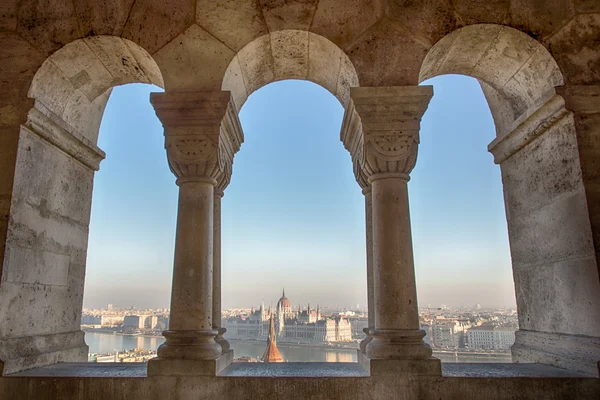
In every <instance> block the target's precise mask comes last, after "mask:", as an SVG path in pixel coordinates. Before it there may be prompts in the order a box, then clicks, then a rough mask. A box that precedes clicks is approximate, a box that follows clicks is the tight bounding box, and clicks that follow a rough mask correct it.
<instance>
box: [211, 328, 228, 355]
mask: <svg viewBox="0 0 600 400" xmlns="http://www.w3.org/2000/svg"><path fill="white" fill-rule="evenodd" d="M216 329H217V331H219V334H218V335H217V337H216V338H215V342H217V343H218V344H219V345H220V346H221V353H222V354H225V353H227V352H229V350H231V345H230V344H229V342H228V341H227V339H225V338H224V337H223V335H224V334H225V332H227V329H225V328H216Z"/></svg>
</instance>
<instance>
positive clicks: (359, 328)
mask: <svg viewBox="0 0 600 400" xmlns="http://www.w3.org/2000/svg"><path fill="white" fill-rule="evenodd" d="M348 321H349V322H350V326H351V327H352V337H353V338H354V339H362V338H364V337H365V332H364V330H363V329H365V328H368V327H369V319H368V318H366V317H351V318H348Z"/></svg>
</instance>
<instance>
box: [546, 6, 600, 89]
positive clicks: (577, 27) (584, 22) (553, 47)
mask: <svg viewBox="0 0 600 400" xmlns="http://www.w3.org/2000/svg"><path fill="white" fill-rule="evenodd" d="M599 36H600V14H582V15H578V16H576V17H574V18H573V19H572V20H571V21H570V22H569V23H568V24H567V25H566V26H565V27H564V28H562V29H561V30H560V31H559V32H557V33H556V34H555V35H553V36H552V37H550V38H548V39H547V40H546V42H547V44H546V45H547V47H548V50H549V51H550V53H551V54H552V56H553V57H554V58H555V59H556V62H557V63H558V65H559V66H560V69H561V71H562V72H563V74H564V76H565V83H569V84H574V85H577V84H589V83H599V82H600V57H598V52H600V44H599V43H598V37H599Z"/></svg>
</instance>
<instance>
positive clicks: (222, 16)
mask: <svg viewBox="0 0 600 400" xmlns="http://www.w3.org/2000/svg"><path fill="white" fill-rule="evenodd" d="M258 3H259V2H258V1H256V0H253V1H244V2H240V1H237V0H224V1H213V0H198V1H197V2H196V22H197V23H198V25H200V26H201V27H202V28H204V29H205V30H206V31H207V32H210V33H211V34H212V35H214V36H215V37H216V38H218V39H219V40H220V41H222V42H223V43H225V44H226V45H227V46H228V47H229V48H230V49H232V50H234V51H240V50H241V49H242V48H243V47H244V46H245V45H247V44H248V43H250V42H251V41H253V40H254V39H256V38H258V37H260V36H263V35H266V34H267V33H269V30H268V28H267V24H266V22H265V19H264V17H263V14H262V9H261V8H260V6H259V4H258ZM231 27H235V29H231Z"/></svg>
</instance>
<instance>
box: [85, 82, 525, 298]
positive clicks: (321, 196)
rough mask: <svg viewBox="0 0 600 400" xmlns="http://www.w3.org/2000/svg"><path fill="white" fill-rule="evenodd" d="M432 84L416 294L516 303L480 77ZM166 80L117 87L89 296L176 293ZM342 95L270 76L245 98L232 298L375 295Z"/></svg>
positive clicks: (105, 142) (226, 233) (415, 224)
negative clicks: (156, 95) (157, 96)
mask: <svg viewBox="0 0 600 400" xmlns="http://www.w3.org/2000/svg"><path fill="white" fill-rule="evenodd" d="M424 84H432V85H433V86H434V93H435V94H434V97H433V99H432V101H431V103H430V105H429V108H428V111H427V112H426V114H425V116H424V118H423V121H422V128H421V144H420V147H419V158H418V161H417V166H416V167H415V169H414V171H413V173H412V174H411V176H412V179H411V181H410V183H409V195H410V207H411V221H412V230H413V242H414V248H415V263H416V271H417V285H418V291H419V303H420V305H421V306H426V305H427V304H431V305H432V306H433V305H439V304H447V305H462V304H468V305H472V304H475V303H481V304H482V305H484V306H512V305H514V288H513V283H512V272H511V267H510V265H511V264H510V253H509V247H508V237H507V230H506V218H505V214H504V203H503V197H502V186H501V179H500V170H499V167H498V166H497V165H495V164H494V163H493V158H492V156H491V154H489V153H488V152H487V144H488V143H489V142H490V141H491V140H492V139H493V138H494V125H493V121H492V118H491V115H490V112H489V109H488V106H487V104H486V102H485V98H484V97H483V94H482V92H481V89H480V88H479V85H478V84H477V82H476V81H475V80H474V79H471V78H466V77H462V76H442V77H437V78H434V79H432V80H430V81H428V82H425V83H424ZM153 91H160V89H159V88H157V87H152V86H149V85H142V84H134V85H127V86H121V87H117V88H115V89H114V90H113V94H112V95H111V98H110V101H109V103H108V106H107V108H106V111H105V115H104V119H103V121H102V126H101V131H100V139H99V146H100V147H101V148H102V149H103V150H105V151H106V153H107V157H106V160H104V161H103V162H102V165H101V169H100V171H99V172H98V173H97V174H96V177H95V182H94V198H93V205H92V222H91V226H90V239H89V251H88V267H87V277H86V289H85V298H84V306H85V307H99V306H104V305H105V304H106V303H115V304H119V305H123V306H128V305H135V306H137V307H168V303H169V296H170V289H171V271H172V260H173V244H174V236H175V219H176V209H177V187H176V185H175V183H174V182H175V177H174V176H173V175H172V174H171V172H170V171H169V169H168V166H167V161H166V155H165V151H164V139H163V131H162V126H161V124H160V122H159V121H158V119H157V118H156V116H155V114H154V111H153V109H152V107H151V105H150V104H149V101H148V98H149V93H150V92H153ZM342 117H343V108H342V107H341V105H340V103H339V102H338V101H337V99H336V98H335V97H334V96H332V95H331V94H330V93H329V92H327V91H326V90H325V89H323V88H321V87H320V86H318V85H316V84H312V83H310V82H305V81H283V82H276V83H272V84H270V85H268V86H266V87H264V88H262V89H260V90H258V91H257V92H255V93H254V94H252V95H251V96H250V98H249V99H248V101H247V102H246V104H245V105H244V107H243V108H242V111H241V112H240V121H241V123H242V126H243V129H244V134H245V143H244V144H243V145H242V148H241V150H240V152H239V153H238V154H237V155H236V157H235V162H234V167H233V176H232V180H231V184H230V185H229V187H228V188H227V190H226V192H225V197H224V198H223V217H222V218H223V302H224V307H241V306H250V305H252V304H254V305H258V304H259V303H260V301H261V299H264V301H265V302H266V303H267V304H268V303H269V302H273V303H274V302H276V301H277V299H278V297H279V295H280V293H281V287H282V286H285V288H286V293H287V294H288V297H289V298H290V300H291V301H292V303H293V304H294V305H296V304H299V303H302V304H306V303H307V302H311V303H312V304H316V303H321V304H323V305H330V306H336V305H339V306H350V305H353V306H356V304H359V305H360V306H361V307H363V306H364V305H365V303H366V279H365V274H366V272H365V249H364V247H365V242H364V235H365V231H364V198H363V196H362V194H361V192H360V188H359V187H358V185H357V184H356V182H355V180H354V176H353V174H352V165H351V161H350V156H349V154H348V152H347V151H346V150H345V149H344V148H343V145H342V143H341V142H340V140H339V131H340V126H341V121H342Z"/></svg>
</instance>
